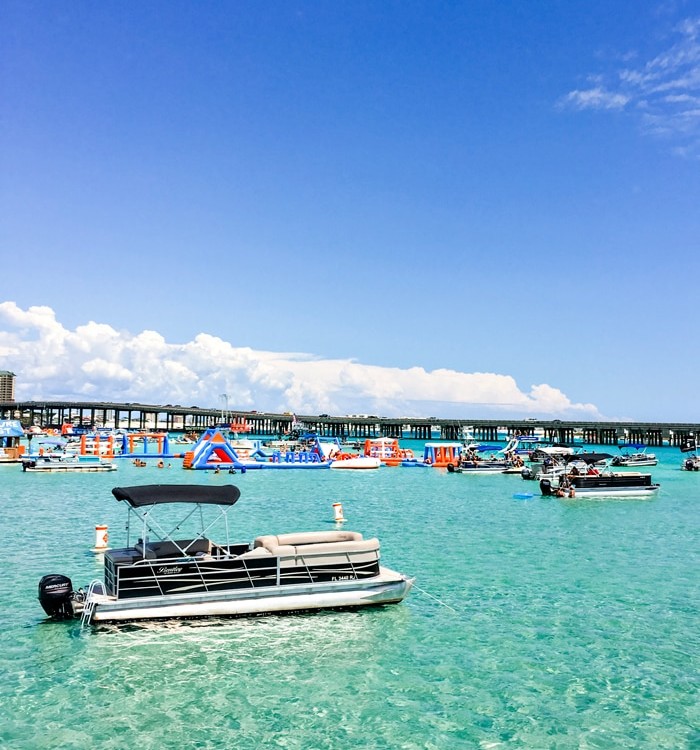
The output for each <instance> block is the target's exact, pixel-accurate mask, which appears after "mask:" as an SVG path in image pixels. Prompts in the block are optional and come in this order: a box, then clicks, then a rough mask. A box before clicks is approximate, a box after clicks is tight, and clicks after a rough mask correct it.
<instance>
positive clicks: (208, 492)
mask: <svg viewBox="0 0 700 750" xmlns="http://www.w3.org/2000/svg"><path fill="white" fill-rule="evenodd" d="M112 494H113V495H114V497H116V498H117V500H125V501H126V502H127V503H128V504H129V505H130V506H131V507H132V508H142V507H144V506H146V505H164V504H166V503H197V504H199V505H234V503H236V501H237V500H238V498H239V497H240V496H241V491H240V490H239V489H238V487H236V486H235V485H233V484H226V485H223V486H222V487H207V486H205V485H201V484H143V485H139V486H136V487H115V488H114V489H113V490H112Z"/></svg>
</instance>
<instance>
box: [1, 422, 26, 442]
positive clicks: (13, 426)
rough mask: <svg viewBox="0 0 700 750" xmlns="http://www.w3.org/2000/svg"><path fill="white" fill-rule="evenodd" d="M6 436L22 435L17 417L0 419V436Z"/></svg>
mask: <svg viewBox="0 0 700 750" xmlns="http://www.w3.org/2000/svg"><path fill="white" fill-rule="evenodd" d="M6 437H24V430H23V429H22V423H21V422H20V421H19V419H0V438H6Z"/></svg>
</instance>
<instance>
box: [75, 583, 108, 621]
mask: <svg viewBox="0 0 700 750" xmlns="http://www.w3.org/2000/svg"><path fill="white" fill-rule="evenodd" d="M104 590H105V586H104V583H102V581H101V580H100V579H99V578H95V579H94V580H93V581H90V585H89V586H88V590H87V592H86V594H85V605H84V607H83V612H82V614H81V615H80V627H81V628H84V627H86V626H87V625H89V624H90V622H91V621H92V613H93V612H94V611H95V606H96V605H97V600H96V599H95V594H104Z"/></svg>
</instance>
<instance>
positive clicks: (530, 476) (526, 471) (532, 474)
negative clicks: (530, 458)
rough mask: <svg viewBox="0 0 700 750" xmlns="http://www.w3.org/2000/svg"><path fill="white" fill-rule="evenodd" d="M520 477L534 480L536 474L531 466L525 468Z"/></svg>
mask: <svg viewBox="0 0 700 750" xmlns="http://www.w3.org/2000/svg"><path fill="white" fill-rule="evenodd" d="M520 476H521V477H522V478H523V479H534V478H535V472H534V471H533V470H532V469H531V468H530V467H529V466H523V468H522V469H521V470H520Z"/></svg>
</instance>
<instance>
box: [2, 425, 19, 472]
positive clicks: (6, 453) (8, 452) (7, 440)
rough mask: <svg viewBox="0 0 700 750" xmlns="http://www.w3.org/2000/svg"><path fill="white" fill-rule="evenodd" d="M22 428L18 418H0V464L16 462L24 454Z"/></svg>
mask: <svg viewBox="0 0 700 750" xmlns="http://www.w3.org/2000/svg"><path fill="white" fill-rule="evenodd" d="M23 437H24V429H23V428H22V423H21V422H20V421H19V419H0V464H18V463H19V462H20V461H21V460H22V456H23V455H24V454H25V446H24V445H22V444H21V441H22V438H23Z"/></svg>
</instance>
